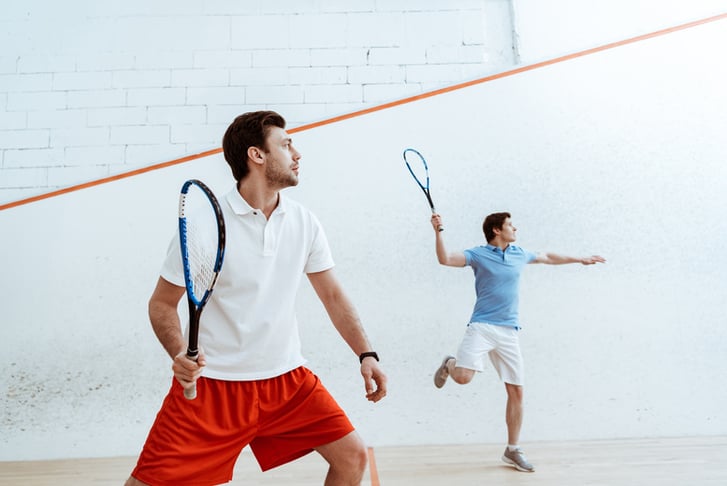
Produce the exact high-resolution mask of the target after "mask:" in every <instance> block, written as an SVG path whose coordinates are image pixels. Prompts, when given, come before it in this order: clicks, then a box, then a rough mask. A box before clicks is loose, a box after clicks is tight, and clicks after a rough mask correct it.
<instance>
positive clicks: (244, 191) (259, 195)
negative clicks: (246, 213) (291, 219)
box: [237, 179, 280, 218]
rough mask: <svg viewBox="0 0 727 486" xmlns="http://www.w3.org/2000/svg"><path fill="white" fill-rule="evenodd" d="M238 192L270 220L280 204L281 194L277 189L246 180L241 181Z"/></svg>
mask: <svg viewBox="0 0 727 486" xmlns="http://www.w3.org/2000/svg"><path fill="white" fill-rule="evenodd" d="M237 191H238V192H239V193H240V196H242V198H243V199H244V200H245V201H246V202H247V203H248V204H249V205H250V206H251V207H252V208H254V209H259V210H261V211H262V212H263V214H265V217H266V218H270V215H271V214H272V213H273V211H274V210H275V208H276V207H278V203H279V202H280V192H279V191H278V190H277V189H271V188H269V187H265V186H263V185H261V184H255V183H254V182H253V181H248V180H246V179H245V180H242V181H240V183H239V184H238V185H237Z"/></svg>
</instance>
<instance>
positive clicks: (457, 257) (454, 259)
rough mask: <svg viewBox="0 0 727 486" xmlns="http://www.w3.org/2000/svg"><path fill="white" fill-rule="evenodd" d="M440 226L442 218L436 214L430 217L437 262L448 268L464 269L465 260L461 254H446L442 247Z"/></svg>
mask: <svg viewBox="0 0 727 486" xmlns="http://www.w3.org/2000/svg"><path fill="white" fill-rule="evenodd" d="M441 226H442V217H441V216H440V215H438V214H433V215H432V227H433V228H434V243H435V249H436V252H437V260H438V261H439V263H441V264H442V265H447V266H448V267H464V266H465V265H466V264H467V259H466V258H465V256H464V253H462V252H448V251H447V248H446V247H445V246H444V238H443V237H442V233H443V232H442V231H439V228H440V227H441Z"/></svg>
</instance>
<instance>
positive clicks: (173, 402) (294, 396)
mask: <svg viewBox="0 0 727 486" xmlns="http://www.w3.org/2000/svg"><path fill="white" fill-rule="evenodd" d="M353 430H354V428H353V425H351V422H350V421H349V420H348V418H347V417H346V415H345V413H344V412H343V410H342V409H341V407H339V406H338V404H337V403H336V401H335V400H334V399H333V397H332V396H331V395H330V394H329V393H328V390H326V389H325V388H324V387H323V385H322V384H321V382H320V380H319V379H318V377H317V376H315V375H314V374H313V373H312V372H311V371H310V370H308V369H307V368H304V367H300V368H297V369H294V370H293V371H290V372H288V373H286V374H284V375H281V376H278V377H275V378H270V379H267V380H259V381H222V380H213V379H209V378H204V377H203V378H200V379H199V380H198V381H197V398H196V399H195V400H187V399H185V398H184V394H183V392H182V386H181V385H180V384H179V383H178V382H177V380H176V379H173V380H172V387H171V389H170V390H169V394H168V395H167V397H166V398H165V399H164V403H163V404H162V408H161V410H160V411H159V413H158V414H157V417H156V420H155V421H154V425H153V426H152V428H151V431H150V432H149V436H148V437H147V440H146V443H145V444H144V449H143V450H142V452H141V455H140V456H139V461H138V463H137V465H136V468H135V469H134V472H132V474H131V475H132V476H133V477H135V478H136V479H138V480H139V481H142V482H145V483H147V484H150V485H154V486H165V485H174V486H182V485H195V486H203V485H215V484H221V483H226V482H229V481H230V480H232V470H233V468H234V466H235V461H236V460H237V457H238V456H239V454H240V452H241V451H242V449H243V448H244V447H245V446H247V445H248V444H249V445H250V448H251V449H252V451H253V453H254V454H255V458H256V459H257V461H258V464H260V467H261V469H262V470H263V471H266V470H268V469H271V468H274V467H277V466H280V465H282V464H285V463H288V462H290V461H293V460H295V459H298V458H299V457H302V456H304V455H306V454H308V453H309V452H311V451H313V449H314V448H316V447H319V446H322V445H325V444H328V443H330V442H333V441H335V440H338V439H341V438H343V437H344V436H346V435H348V434H349V433H351V432H352V431H353Z"/></svg>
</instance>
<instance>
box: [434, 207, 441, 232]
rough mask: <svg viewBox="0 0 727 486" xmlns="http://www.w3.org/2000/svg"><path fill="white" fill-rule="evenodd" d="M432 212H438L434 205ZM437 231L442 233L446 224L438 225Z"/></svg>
mask: <svg viewBox="0 0 727 486" xmlns="http://www.w3.org/2000/svg"><path fill="white" fill-rule="evenodd" d="M432 214H437V210H436V209H434V207H433V206H432ZM437 231H439V232H440V233H441V232H442V231H444V226H442V225H441V224H440V225H439V226H437Z"/></svg>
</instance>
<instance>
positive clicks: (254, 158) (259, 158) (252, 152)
mask: <svg viewBox="0 0 727 486" xmlns="http://www.w3.org/2000/svg"><path fill="white" fill-rule="evenodd" d="M247 157H248V159H249V160H250V161H251V162H253V163H254V164H262V163H263V162H264V161H265V157H264V156H263V151H262V150H260V149H259V148H258V147H255V146H252V147H249V148H248V149H247Z"/></svg>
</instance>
